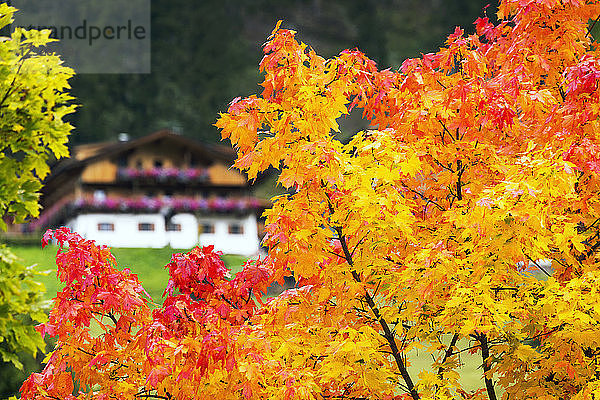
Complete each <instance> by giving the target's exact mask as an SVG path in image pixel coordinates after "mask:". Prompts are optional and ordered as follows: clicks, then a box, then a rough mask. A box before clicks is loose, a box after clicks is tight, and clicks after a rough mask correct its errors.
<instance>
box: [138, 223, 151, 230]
mask: <svg viewBox="0 0 600 400" xmlns="http://www.w3.org/2000/svg"><path fill="white" fill-rule="evenodd" d="M138 231H140V232H153V231H154V224H151V223H149V222H140V223H139V224H138Z"/></svg>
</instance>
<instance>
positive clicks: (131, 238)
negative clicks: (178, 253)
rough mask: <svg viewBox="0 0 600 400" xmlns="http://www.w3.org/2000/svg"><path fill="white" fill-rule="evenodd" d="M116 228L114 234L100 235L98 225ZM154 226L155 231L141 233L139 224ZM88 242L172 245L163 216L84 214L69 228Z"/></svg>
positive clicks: (101, 232)
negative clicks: (108, 225)
mask: <svg viewBox="0 0 600 400" xmlns="http://www.w3.org/2000/svg"><path fill="white" fill-rule="evenodd" d="M101 223H108V224H114V231H112V232H111V231H99V230H98V224H101ZM140 223H150V224H154V231H139V230H138V224H140ZM67 226H69V227H70V228H71V229H72V230H74V231H75V232H77V233H79V234H80V235H81V236H83V237H84V238H86V239H91V240H94V241H95V242H96V243H98V244H105V245H107V246H111V247H156V248H160V247H165V246H167V245H168V244H169V240H168V237H167V232H165V219H164V217H163V216H162V215H160V214H82V215H78V216H77V217H76V218H74V219H72V220H71V221H69V223H68V224H67Z"/></svg>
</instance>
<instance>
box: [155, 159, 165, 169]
mask: <svg viewBox="0 0 600 400" xmlns="http://www.w3.org/2000/svg"><path fill="white" fill-rule="evenodd" d="M162 167H163V162H162V160H154V168H162Z"/></svg>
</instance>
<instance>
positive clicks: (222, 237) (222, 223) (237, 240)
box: [198, 214, 260, 256]
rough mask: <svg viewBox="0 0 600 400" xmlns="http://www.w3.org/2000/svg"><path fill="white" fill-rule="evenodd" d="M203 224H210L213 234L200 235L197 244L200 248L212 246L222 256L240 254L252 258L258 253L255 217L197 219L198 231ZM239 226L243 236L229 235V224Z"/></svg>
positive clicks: (251, 215)
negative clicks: (241, 228) (242, 230)
mask: <svg viewBox="0 0 600 400" xmlns="http://www.w3.org/2000/svg"><path fill="white" fill-rule="evenodd" d="M203 223H212V224H214V227H215V233H200V239H199V243H200V245H202V246H208V245H211V244H212V245H214V246H215V250H220V251H222V252H223V253H224V254H240V255H243V256H252V255H255V254H256V253H258V250H259V247H260V245H259V242H258V228H257V226H256V216H255V215H254V214H250V215H248V216H246V217H240V218H234V217H230V218H227V217H221V216H214V217H200V218H198V229H202V224H203ZM234 223H235V224H240V225H241V226H243V228H244V233H243V234H230V233H229V226H230V224H234Z"/></svg>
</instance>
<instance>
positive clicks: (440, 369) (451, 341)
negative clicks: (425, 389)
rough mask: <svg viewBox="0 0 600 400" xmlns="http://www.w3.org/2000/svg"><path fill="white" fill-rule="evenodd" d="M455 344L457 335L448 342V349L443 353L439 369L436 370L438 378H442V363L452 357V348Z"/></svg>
mask: <svg viewBox="0 0 600 400" xmlns="http://www.w3.org/2000/svg"><path fill="white" fill-rule="evenodd" d="M456 342H458V333H455V334H454V336H452V340H450V344H449V345H448V348H447V349H446V352H445V353H444V358H442V362H441V364H442V365H441V366H440V368H438V372H437V373H438V376H439V377H440V378H441V377H442V373H443V372H444V363H445V362H446V361H447V360H448V359H449V358H450V357H451V356H452V354H453V351H452V349H453V348H454V346H456Z"/></svg>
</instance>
